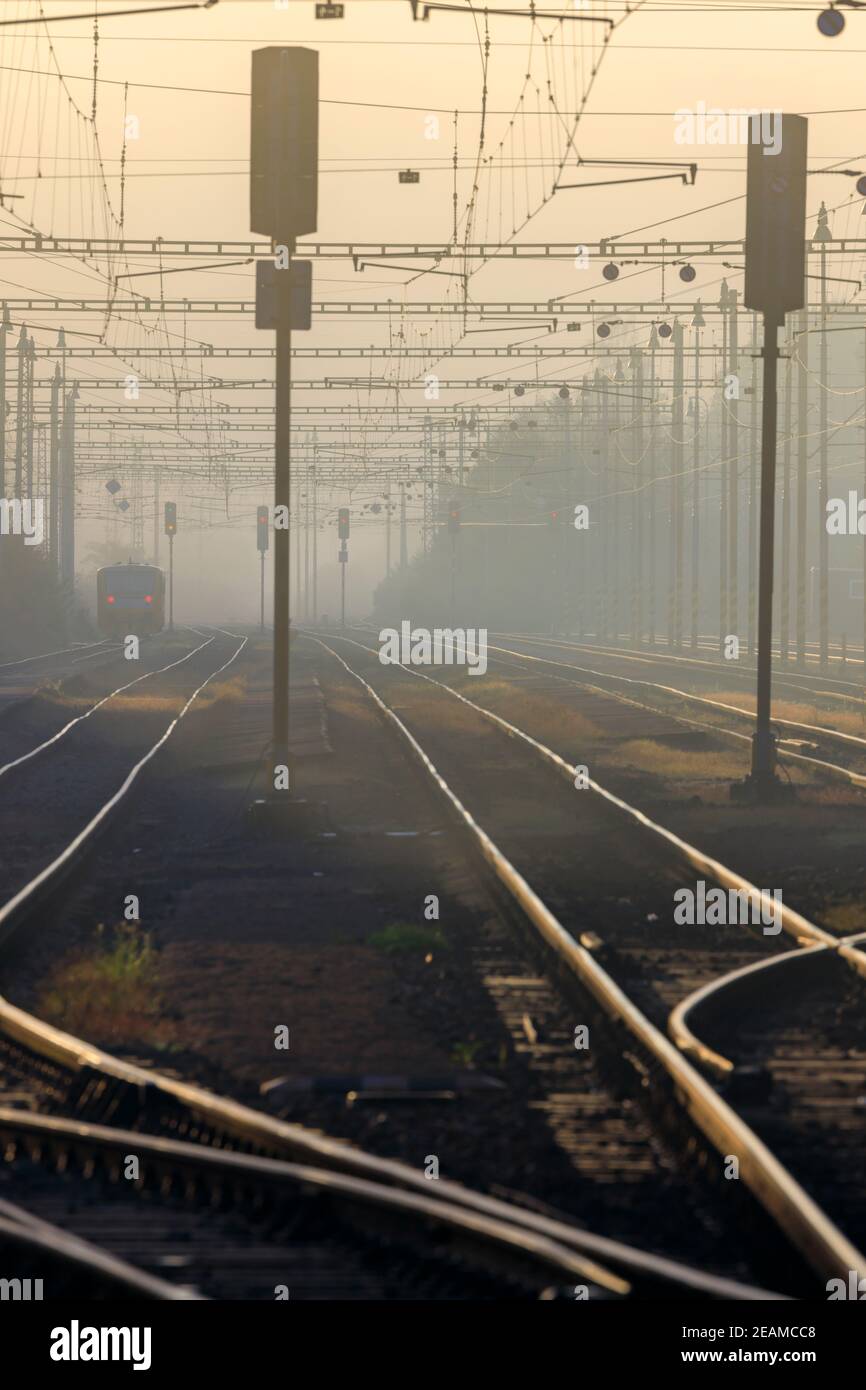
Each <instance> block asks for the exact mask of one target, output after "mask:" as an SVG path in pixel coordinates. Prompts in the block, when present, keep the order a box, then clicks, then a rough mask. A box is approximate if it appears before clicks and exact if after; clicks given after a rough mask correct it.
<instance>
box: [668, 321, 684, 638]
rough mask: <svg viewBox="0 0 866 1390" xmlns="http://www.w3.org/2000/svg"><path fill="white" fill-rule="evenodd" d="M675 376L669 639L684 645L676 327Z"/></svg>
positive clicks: (678, 331)
mask: <svg viewBox="0 0 866 1390" xmlns="http://www.w3.org/2000/svg"><path fill="white" fill-rule="evenodd" d="M673 340H674V364H673V365H674V375H673V402H672V421H671V423H672V429H673V446H674V450H673V458H674V473H673V478H672V480H671V491H672V504H673V505H672V512H673V518H672V519H673V546H672V548H671V553H672V556H673V573H672V583H671V608H670V614H671V617H670V624H669V640H670V643H671V645H672V646H674V647H679V646H680V644H681V642H682V621H683V619H682V614H683V442H684V441H683V330H682V325H681V324H680V323H675V324H674V329H673Z"/></svg>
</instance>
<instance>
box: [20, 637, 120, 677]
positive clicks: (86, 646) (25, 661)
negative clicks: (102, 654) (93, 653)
mask: <svg viewBox="0 0 866 1390" xmlns="http://www.w3.org/2000/svg"><path fill="white" fill-rule="evenodd" d="M107 641H108V638H107V637H106V638H104V639H103V641H101V642H79V643H77V644H76V645H75V646H74V647H61V648H60V650H59V651H56V652H40V653H39V655H38V656H22V657H19V659H18V660H17V661H0V671H5V670H7V669H8V668H9V667H10V666H29V665H30V664H31V662H34V661H48V659H49V658H50V657H52V656H70V655H71V654H72V653H74V652H82V651H89V650H90V648H91V647H104V646H105V645H106V643H107Z"/></svg>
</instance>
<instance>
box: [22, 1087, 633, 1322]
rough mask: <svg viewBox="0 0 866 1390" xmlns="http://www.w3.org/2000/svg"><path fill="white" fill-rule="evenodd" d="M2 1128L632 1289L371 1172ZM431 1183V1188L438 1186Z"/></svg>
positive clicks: (577, 1259)
mask: <svg viewBox="0 0 866 1390" xmlns="http://www.w3.org/2000/svg"><path fill="white" fill-rule="evenodd" d="M0 1134H3V1135H4V1136H7V1137H10V1136H16V1137H20V1136H23V1137H24V1138H25V1139H28V1140H36V1141H39V1142H40V1143H45V1142H46V1141H48V1142H54V1143H61V1144H64V1145H68V1146H70V1147H74V1148H84V1149H85V1150H86V1151H87V1152H91V1151H92V1150H95V1149H96V1150H99V1151H101V1152H103V1153H106V1152H108V1153H114V1154H117V1155H118V1156H119V1157H120V1158H122V1157H123V1156H124V1155H126V1154H129V1153H134V1154H135V1155H136V1156H137V1157H138V1158H139V1159H140V1160H142V1162H143V1161H145V1160H146V1161H148V1162H150V1163H153V1164H154V1165H158V1166H159V1167H160V1168H165V1167H171V1168H173V1169H181V1170H182V1171H184V1172H186V1173H190V1172H192V1173H194V1174H197V1175H202V1174H203V1175H205V1176H206V1177H209V1178H222V1179H226V1180H229V1181H231V1180H234V1181H237V1182H241V1181H248V1182H251V1183H255V1184H257V1185H258V1186H264V1185H266V1184H268V1185H275V1186H280V1187H287V1186H288V1187H292V1188H303V1189H308V1190H310V1189H311V1190H313V1191H314V1192H316V1193H317V1194H319V1193H321V1194H323V1195H326V1196H331V1197H335V1198H337V1199H341V1200H344V1201H349V1202H353V1203H357V1202H360V1203H363V1204H364V1205H365V1206H374V1207H379V1208H384V1209H385V1210H387V1211H388V1212H390V1213H392V1214H394V1215H396V1216H398V1217H402V1218H409V1219H410V1220H411V1222H412V1224H413V1226H414V1225H417V1224H418V1223H419V1222H420V1223H421V1224H422V1225H429V1224H430V1223H431V1222H432V1223H433V1224H435V1225H437V1226H441V1227H445V1228H447V1229H450V1230H451V1231H452V1232H454V1231H456V1232H457V1233H459V1234H461V1235H463V1236H465V1237H469V1238H470V1239H471V1240H472V1241H473V1243H475V1242H480V1243H481V1244H483V1245H484V1246H487V1245H493V1246H495V1247H496V1248H497V1250H498V1252H499V1253H500V1255H503V1254H504V1255H507V1254H508V1253H509V1252H510V1253H511V1254H512V1255H513V1256H515V1257H519V1258H520V1259H521V1260H524V1259H527V1258H528V1259H530V1260H531V1261H532V1262H533V1263H537V1264H539V1265H540V1266H541V1268H542V1269H544V1270H545V1271H546V1272H547V1273H548V1274H551V1273H553V1274H557V1275H559V1276H560V1277H563V1276H567V1277H569V1278H572V1279H573V1278H578V1279H586V1280H589V1281H590V1282H591V1283H593V1284H598V1285H599V1286H600V1287H601V1288H603V1289H606V1290H607V1291H608V1292H609V1293H614V1294H617V1295H619V1296H621V1297H624V1296H626V1295H627V1294H629V1293H630V1292H631V1285H630V1284H629V1282H628V1280H626V1279H623V1278H622V1277H621V1276H620V1275H619V1274H617V1273H616V1272H615V1271H613V1270H611V1269H608V1268H606V1267H605V1266H603V1265H601V1264H600V1263H599V1262H598V1261H597V1260H594V1259H591V1258H588V1257H585V1256H583V1255H579V1254H577V1253H575V1251H574V1250H570V1249H567V1248H566V1247H565V1246H563V1245H559V1244H557V1243H556V1242H555V1241H554V1240H551V1239H550V1238H549V1237H547V1236H542V1235H540V1234H539V1233H538V1232H535V1231H530V1230H528V1229H526V1228H522V1227H519V1226H516V1225H514V1224H513V1223H512V1222H510V1221H502V1220H497V1219H495V1218H493V1217H490V1216H483V1215H481V1214H480V1213H479V1212H475V1211H472V1210H470V1209H469V1208H468V1207H465V1206H458V1205H455V1204H454V1203H451V1202H443V1201H439V1200H437V1199H436V1198H434V1197H431V1196H429V1195H428V1196H421V1195H419V1194H416V1193H414V1192H406V1191H404V1190H403V1189H401V1188H396V1187H388V1186H385V1185H384V1184H382V1183H378V1182H371V1181H370V1180H369V1179H366V1178H358V1177H352V1176H349V1175H346V1174H343V1173H337V1172H334V1171H333V1170H330V1169H327V1168H316V1167H312V1166H311V1165H309V1164H298V1163H291V1162H287V1161H286V1160H285V1159H274V1158H262V1157H258V1156H256V1155H251V1154H240V1153H234V1152H232V1151H231V1150H227V1149H217V1148H213V1147H209V1146H207V1145H204V1144H198V1143H189V1142H186V1141H183V1140H177V1139H165V1138H162V1137H160V1136H155V1135H150V1134H143V1133H141V1131H139V1130H126V1129H113V1128H108V1127H106V1126H103V1125H92V1124H87V1123H82V1122H81V1121H79V1120H68V1119H63V1118H62V1117H56V1116H53V1115H34V1114H30V1113H28V1112H22V1111H21V1110H16V1109H13V1108H12V1107H9V1106H0ZM431 1190H432V1189H431Z"/></svg>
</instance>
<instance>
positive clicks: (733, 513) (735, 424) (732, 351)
mask: <svg viewBox="0 0 866 1390" xmlns="http://www.w3.org/2000/svg"><path fill="white" fill-rule="evenodd" d="M738 298H739V295H738V293H737V291H736V290H731V291H730V293H729V295H728V309H729V312H730V327H729V329H728V352H729V356H728V368H729V373H730V374H731V375H732V376H735V377H736V376H737V375H738V368H739V361H738V358H739V340H738V334H737V300H738ZM739 391H740V388H739V381H737V382H736V383H735V390H734V392H733V394H732V396H731V400H730V413H729V420H728V446H729V451H730V458H729V460H728V535H729V538H730V551H729V554H728V631H729V632H731V633H735V634H736V633H738V632H739V627H740V594H739V583H738V578H739V576H738V574H737V570H738V567H739V563H740V556H739V536H738V534H737V533H738V523H739V511H740V506H739V503H740V420H739V413H738V412H739Z"/></svg>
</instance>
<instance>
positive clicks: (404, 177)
mask: <svg viewBox="0 0 866 1390" xmlns="http://www.w3.org/2000/svg"><path fill="white" fill-rule="evenodd" d="M397 182H398V183H420V182H421V173H420V171H419V170H418V169H400V170H399V171H398V173H397Z"/></svg>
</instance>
